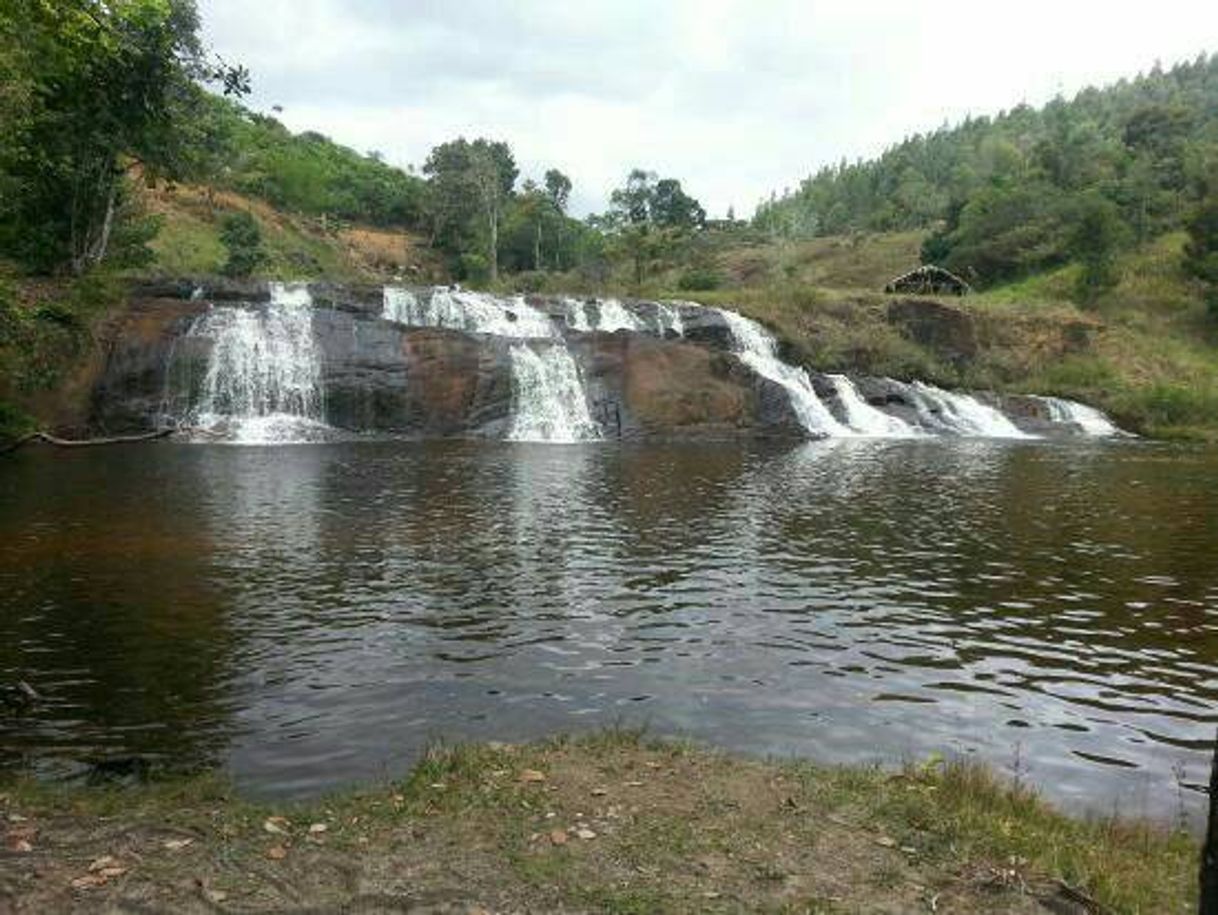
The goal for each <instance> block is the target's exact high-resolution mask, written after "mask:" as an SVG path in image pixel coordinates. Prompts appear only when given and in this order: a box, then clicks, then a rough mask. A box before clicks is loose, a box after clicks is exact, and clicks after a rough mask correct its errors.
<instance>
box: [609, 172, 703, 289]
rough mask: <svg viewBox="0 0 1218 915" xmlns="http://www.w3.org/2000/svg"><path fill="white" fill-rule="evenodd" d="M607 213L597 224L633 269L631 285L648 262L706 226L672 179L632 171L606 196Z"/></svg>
mask: <svg viewBox="0 0 1218 915" xmlns="http://www.w3.org/2000/svg"><path fill="white" fill-rule="evenodd" d="M609 207H610V209H609V213H607V214H606V215H605V217H603V219H602V220H600V224H601V225H603V226H604V227H605V229H606V230H607V231H608V232H609V233H610V234H611V235H612V236H613V238H614V240H615V242H616V245H615V246H614V247H616V248H617V249H618V250H619V251H621V252H622V253H623V254H624V255H625V256H626V257H628V258H629V259H630V260H631V262H632V263H633V266H634V281H635V283H636V284H641V283H642V282H643V275H644V273H645V270H646V266H647V264H648V262H650V261H651V260H653V259H655V258H656V257H658V256H660V255H661V254H663V253H664V252H665V251H666V250H668V249H670V248H671V247H672V246H673V245H674V244H675V243H676V241H677V240H678V239H679V238H681V237H682V236H683V235H685V234H687V233H689V232H691V231H696V230H700V229H701V228H703V226H704V225H705V224H706V211H705V210H704V209H703V208H702V205H701V204H700V203H698V201H697V200H695V199H694V198H693V197H690V196H689V195H688V194H686V193H685V192H684V191H683V190H682V189H681V182H680V181H677V180H676V179H675V178H664V179H659V178H658V177H657V175H656V174H655V172H649V171H646V170H645V169H641V168H636V169H633V170H632V171H631V172H630V174H629V175H628V176H627V177H626V183H625V184H624V185H623V186H622V187H620V188H618V189H617V190H615V191H614V192H613V193H612V194H610V195H609Z"/></svg>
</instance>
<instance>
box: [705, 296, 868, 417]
mask: <svg viewBox="0 0 1218 915" xmlns="http://www.w3.org/2000/svg"><path fill="white" fill-rule="evenodd" d="M719 313H720V314H721V315H722V316H723V320H724V321H726V322H727V326H728V328H729V329H730V330H731V332H732V338H733V340H734V341H735V344H736V354H737V355H738V356H739V357H740V360H741V361H742V362H744V363H745V364H746V365H747V366H749V367H750V368H751V369H753V371H755V372H756V373H757V374H758V375H761V376H762V377H763V378H768V379H769V380H770V381H773V382H775V383H777V384H780V385H782V386H783V387H784V388H786V390H787V394H788V395H789V396H790V398H791V406H792V407H793V408H794V409H795V413H796V415H797V416H798V417H799V421H800V423H802V424H803V427H804V428H805V429H806V430H807V431H808V432H809V433H810V434H812V435H816V436H824V435H849V434H850V430H848V429H847V428H846V427H845V426H843V425H842V424H841V423H839V422H838V421H837V420H836V419H834V418H833V414H832V413H830V412H829V409H828V407H826V406H825V405H824V404H823V403H821V400H820V398H819V397H817V396H816V391H814V390H813V389H812V381H811V379H810V378H808V373H807V372H806V371H804V370H803V369H801V368H797V367H796V366H793V365H788V364H787V363H785V362H783V361H782V360H781V359H779V358H778V345H777V344H776V343H775V342H774V338H773V337H771V336H770V334H769V333H768V332H767V331H766V330H765V328H763V327H762V326H761V325H760V324H758V323H757V322H755V321H750V320H749V319H748V318H746V317H744V315H739V314H736V312H734V311H727V310H726V309H724V310H721V311H720V312H719Z"/></svg>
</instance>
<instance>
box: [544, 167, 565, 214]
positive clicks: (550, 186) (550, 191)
mask: <svg viewBox="0 0 1218 915" xmlns="http://www.w3.org/2000/svg"><path fill="white" fill-rule="evenodd" d="M545 182H546V194H547V195H548V196H549V198H550V202H551V203H552V204H554V209H556V210H558V212H560V213H565V212H567V202H568V201H569V200H570V199H571V179H570V178H568V177H567V176H566V175H564V174H563V173H562V172H560V171H559V170H558V169H556V168H551V169H549V170H548V171H547V172H546V177H545Z"/></svg>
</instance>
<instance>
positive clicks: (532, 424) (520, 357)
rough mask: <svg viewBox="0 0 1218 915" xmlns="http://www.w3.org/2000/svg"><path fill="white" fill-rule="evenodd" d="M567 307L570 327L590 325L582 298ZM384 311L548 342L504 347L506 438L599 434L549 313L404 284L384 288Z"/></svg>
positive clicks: (395, 317) (414, 321) (402, 319)
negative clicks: (508, 399)
mask: <svg viewBox="0 0 1218 915" xmlns="http://www.w3.org/2000/svg"><path fill="white" fill-rule="evenodd" d="M565 305H566V309H567V315H568V319H569V323H572V326H576V325H575V323H574V322H571V320H570V319H571V318H572V317H573V316H582V323H583V324H584V327H580V328H579V329H585V327H586V328H587V329H591V328H590V326H587V311H586V310H585V309H584V307H583V306H582V305H581V303H579V302H576V301H575V300H573V299H568V300H566V303H565ZM619 307H620V305H619ZM623 311H624V309H623ZM382 314H383V316H384V317H385V318H386V319H388V320H391V321H397V322H399V323H402V324H409V325H413V326H416V327H449V328H454V329H457V330H463V331H466V332H468V333H478V334H489V335H493V336H497V337H507V338H509V339H513V340H521V341H524V340H545V341H547V342H545V343H544V344H543V343H538V344H537V346H536V347H534V345H533V344H531V343H525V342H521V343H517V344H514V345H513V346H512V348H511V350H510V353H509V355H510V358H511V365H512V420H511V427H510V430H509V432H508V438H510V439H512V440H514V441H540V442H577V441H585V440H587V439H594V438H599V437H600V428H599V427H598V426H597V424H596V423H595V422H594V421H593V419H592V415H591V413H590V411H589V409H588V396H587V393H586V392H585V390H584V381H583V376H582V375H581V374H580V371H579V366H578V364H577V363H576V361H575V357H574V356H572V355H571V352H570V350H568V349H567V344H566V341H564V340H563V339H562V337H561V336H560V335H559V334H558V333H557V331H556V329H555V326H554V323H553V322H552V321H551V320H550V318H549V317H547V316H546V315H545V314H543V313H542V312H541V311H538V310H537V309H536V308H533V307H532V306H531V305H529V304H528V303H527V302H526V301H525V300H524V298H523V297H522V296H516V297H515V298H513V299H511V300H504V299H498V298H495V297H494V296H491V295H487V294H485V293H477V292H461V291H451V290H447V289H439V288H437V289H433V290H431V292H430V294H428V295H426V296H425V297H420V296H419V295H416V294H415V293H414V292H412V291H410V290H408V289H402V288H398V287H386V288H385V291H384V309H383V312H382ZM603 314H604V313H603V311H602V317H603ZM576 320H579V319H578V317H576Z"/></svg>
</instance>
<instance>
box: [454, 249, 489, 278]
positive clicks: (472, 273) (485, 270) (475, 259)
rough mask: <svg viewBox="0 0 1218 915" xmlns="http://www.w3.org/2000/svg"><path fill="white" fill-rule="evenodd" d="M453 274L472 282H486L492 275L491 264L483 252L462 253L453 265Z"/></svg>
mask: <svg viewBox="0 0 1218 915" xmlns="http://www.w3.org/2000/svg"><path fill="white" fill-rule="evenodd" d="M453 275H454V276H455V277H456V278H457V279H459V280H464V281H466V282H470V283H485V282H486V281H487V279H488V278H489V277H490V275H491V266H490V263H489V262H488V261H487V259H486V258H485V257H483V256H482V255H481V254H462V255H461V256H460V257H458V258H457V261H456V264H455V265H454V266H453Z"/></svg>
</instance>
